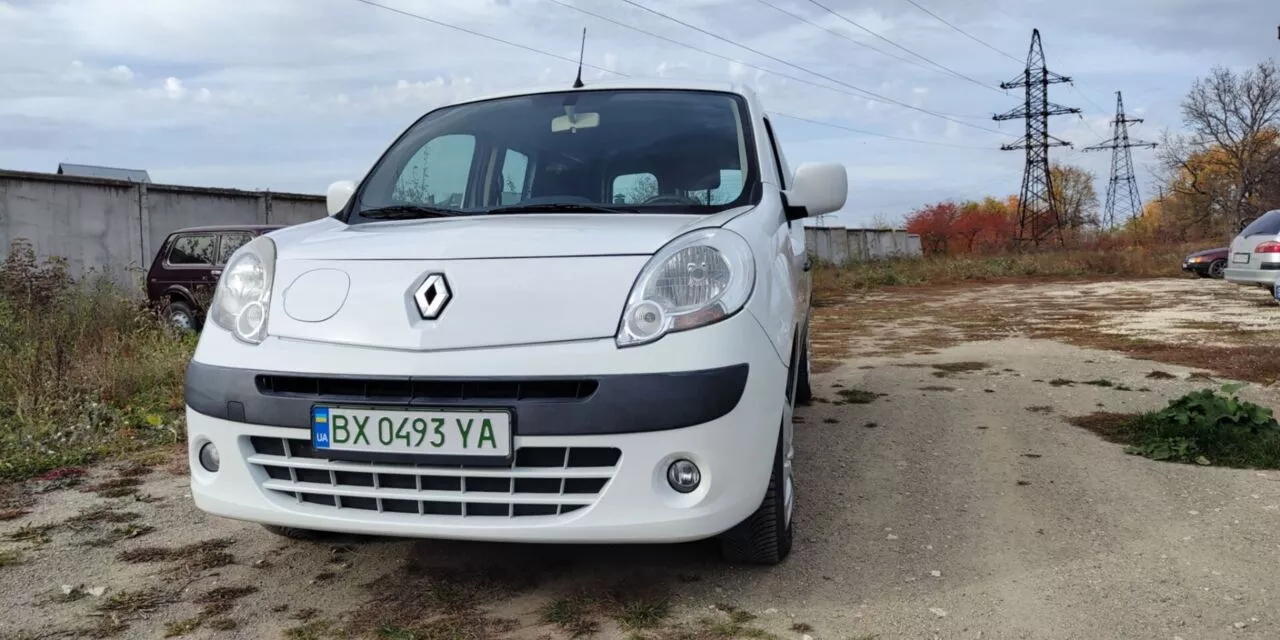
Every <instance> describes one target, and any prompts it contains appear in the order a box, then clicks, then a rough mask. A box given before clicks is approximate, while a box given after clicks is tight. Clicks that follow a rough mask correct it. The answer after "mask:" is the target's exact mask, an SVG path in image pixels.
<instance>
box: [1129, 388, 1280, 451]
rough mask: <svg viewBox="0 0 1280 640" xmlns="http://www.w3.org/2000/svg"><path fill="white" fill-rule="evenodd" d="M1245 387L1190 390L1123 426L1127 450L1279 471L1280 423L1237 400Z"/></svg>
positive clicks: (1268, 412) (1266, 411)
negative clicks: (1158, 408) (1166, 404)
mask: <svg viewBox="0 0 1280 640" xmlns="http://www.w3.org/2000/svg"><path fill="white" fill-rule="evenodd" d="M1243 387H1244V385H1243V384H1229V385H1224V386H1223V387H1221V388H1220V389H1217V390H1215V389H1201V390H1199V391H1193V392H1191V393H1188V394H1186V395H1184V396H1182V397H1180V398H1177V399H1175V400H1173V401H1171V402H1170V403H1169V405H1168V406H1166V407H1165V408H1164V409H1161V410H1160V411H1156V412H1154V413H1148V414H1145V415H1141V416H1137V417H1136V418H1134V419H1133V421H1132V423H1130V424H1129V425H1127V428H1126V429H1125V431H1128V432H1129V433H1130V434H1131V436H1132V438H1131V440H1132V443H1131V444H1130V445H1129V447H1128V448H1127V449H1126V451H1127V452H1129V453H1132V454H1135V455H1140V456H1144V457H1147V458H1151V459H1153V460H1169V461H1174V462H1186V463H1196V464H1201V465H1207V464H1216V465H1222V466H1229V467H1266V468H1280V422H1277V421H1276V418H1275V415H1274V413H1273V411H1272V410H1271V409H1269V408H1267V407H1263V406H1260V405H1257V404H1254V403H1252V402H1248V401H1246V400H1242V399H1240V398H1239V397H1238V396H1237V395H1236V394H1237V392H1239V391H1240V389H1241V388H1243Z"/></svg>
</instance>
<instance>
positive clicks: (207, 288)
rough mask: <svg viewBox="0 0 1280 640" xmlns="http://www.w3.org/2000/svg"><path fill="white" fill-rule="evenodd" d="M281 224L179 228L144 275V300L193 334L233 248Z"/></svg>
mask: <svg viewBox="0 0 1280 640" xmlns="http://www.w3.org/2000/svg"><path fill="white" fill-rule="evenodd" d="M281 226H282V225H225V226H216V227H190V228H187V229H178V230H177V231H174V232H173V233H171V234H169V237H167V238H165V240H164V244H162V245H160V251H159V252H158V253H156V257H155V260H153V261H152V262H151V269H150V270H149V271H148V272H147V299H148V300H150V301H151V303H152V304H154V305H156V306H157V307H159V308H160V309H161V310H162V312H163V313H164V314H165V317H166V318H168V319H169V321H170V322H172V323H173V324H174V325H175V326H177V327H178V328H181V329H185V330H190V331H196V330H199V328H200V325H201V324H202V323H203V322H204V314H205V311H206V309H205V305H206V304H208V303H209V302H210V301H211V300H212V296H213V289H214V287H215V286H216V285H217V284H218V276H220V275H222V266H223V265H225V264H226V263H227V258H230V257H231V254H232V253H234V252H235V250H236V249H239V248H240V247H242V246H244V245H245V244H246V243H247V242H249V241H250V240H252V239H254V238H255V237H257V236H260V235H262V234H264V233H268V232H270V231H275V230H276V229H279V228H281Z"/></svg>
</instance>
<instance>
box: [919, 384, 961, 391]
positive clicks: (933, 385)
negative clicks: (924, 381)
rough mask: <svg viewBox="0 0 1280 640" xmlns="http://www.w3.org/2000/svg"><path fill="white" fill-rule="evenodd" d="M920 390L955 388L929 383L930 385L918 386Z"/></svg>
mask: <svg viewBox="0 0 1280 640" xmlns="http://www.w3.org/2000/svg"><path fill="white" fill-rule="evenodd" d="M920 390H921V391H955V390H956V388H955V387H944V386H941V385H936V384H931V385H927V386H923V387H920Z"/></svg>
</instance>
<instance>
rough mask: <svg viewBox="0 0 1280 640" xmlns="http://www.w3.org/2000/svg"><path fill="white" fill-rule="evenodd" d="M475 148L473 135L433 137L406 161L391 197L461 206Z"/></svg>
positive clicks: (406, 200) (403, 200)
mask: <svg viewBox="0 0 1280 640" xmlns="http://www.w3.org/2000/svg"><path fill="white" fill-rule="evenodd" d="M475 151H476V139H475V137H473V136H470V135H466V134H450V135H447V136H440V137H439V138H432V139H431V140H429V141H427V143H426V144H424V145H422V148H420V149H418V152H417V153H415V154H413V157H412V158H410V159H409V162H408V163H407V164H405V166H404V169H403V170H401V172H400V176H399V177H398V178H397V179H396V185H395V187H394V189H393V190H392V192H391V195H392V198H394V199H395V201H396V202H398V203H402V204H426V205H435V206H444V207H461V206H462V203H463V202H464V199H465V197H466V192H467V183H468V179H469V178H470V173H471V162H472V157H473V156H474V155H475Z"/></svg>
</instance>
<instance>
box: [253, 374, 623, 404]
mask: <svg viewBox="0 0 1280 640" xmlns="http://www.w3.org/2000/svg"><path fill="white" fill-rule="evenodd" d="M255 382H256V383H257V386H258V392H259V393H263V394H266V395H277V396H292V397H316V398H348V399H371V400H378V401H381V402H389V401H397V400H398V401H403V402H409V401H414V400H419V401H422V400H583V399H586V398H587V397H589V396H590V395H591V394H593V393H595V391H596V387H597V386H598V385H599V383H597V382H596V381H595V380H586V379H565V380H430V379H410V378H339V377H325V376H286V375H269V374H263V375H259V376H257V379H256V380H255Z"/></svg>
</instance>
